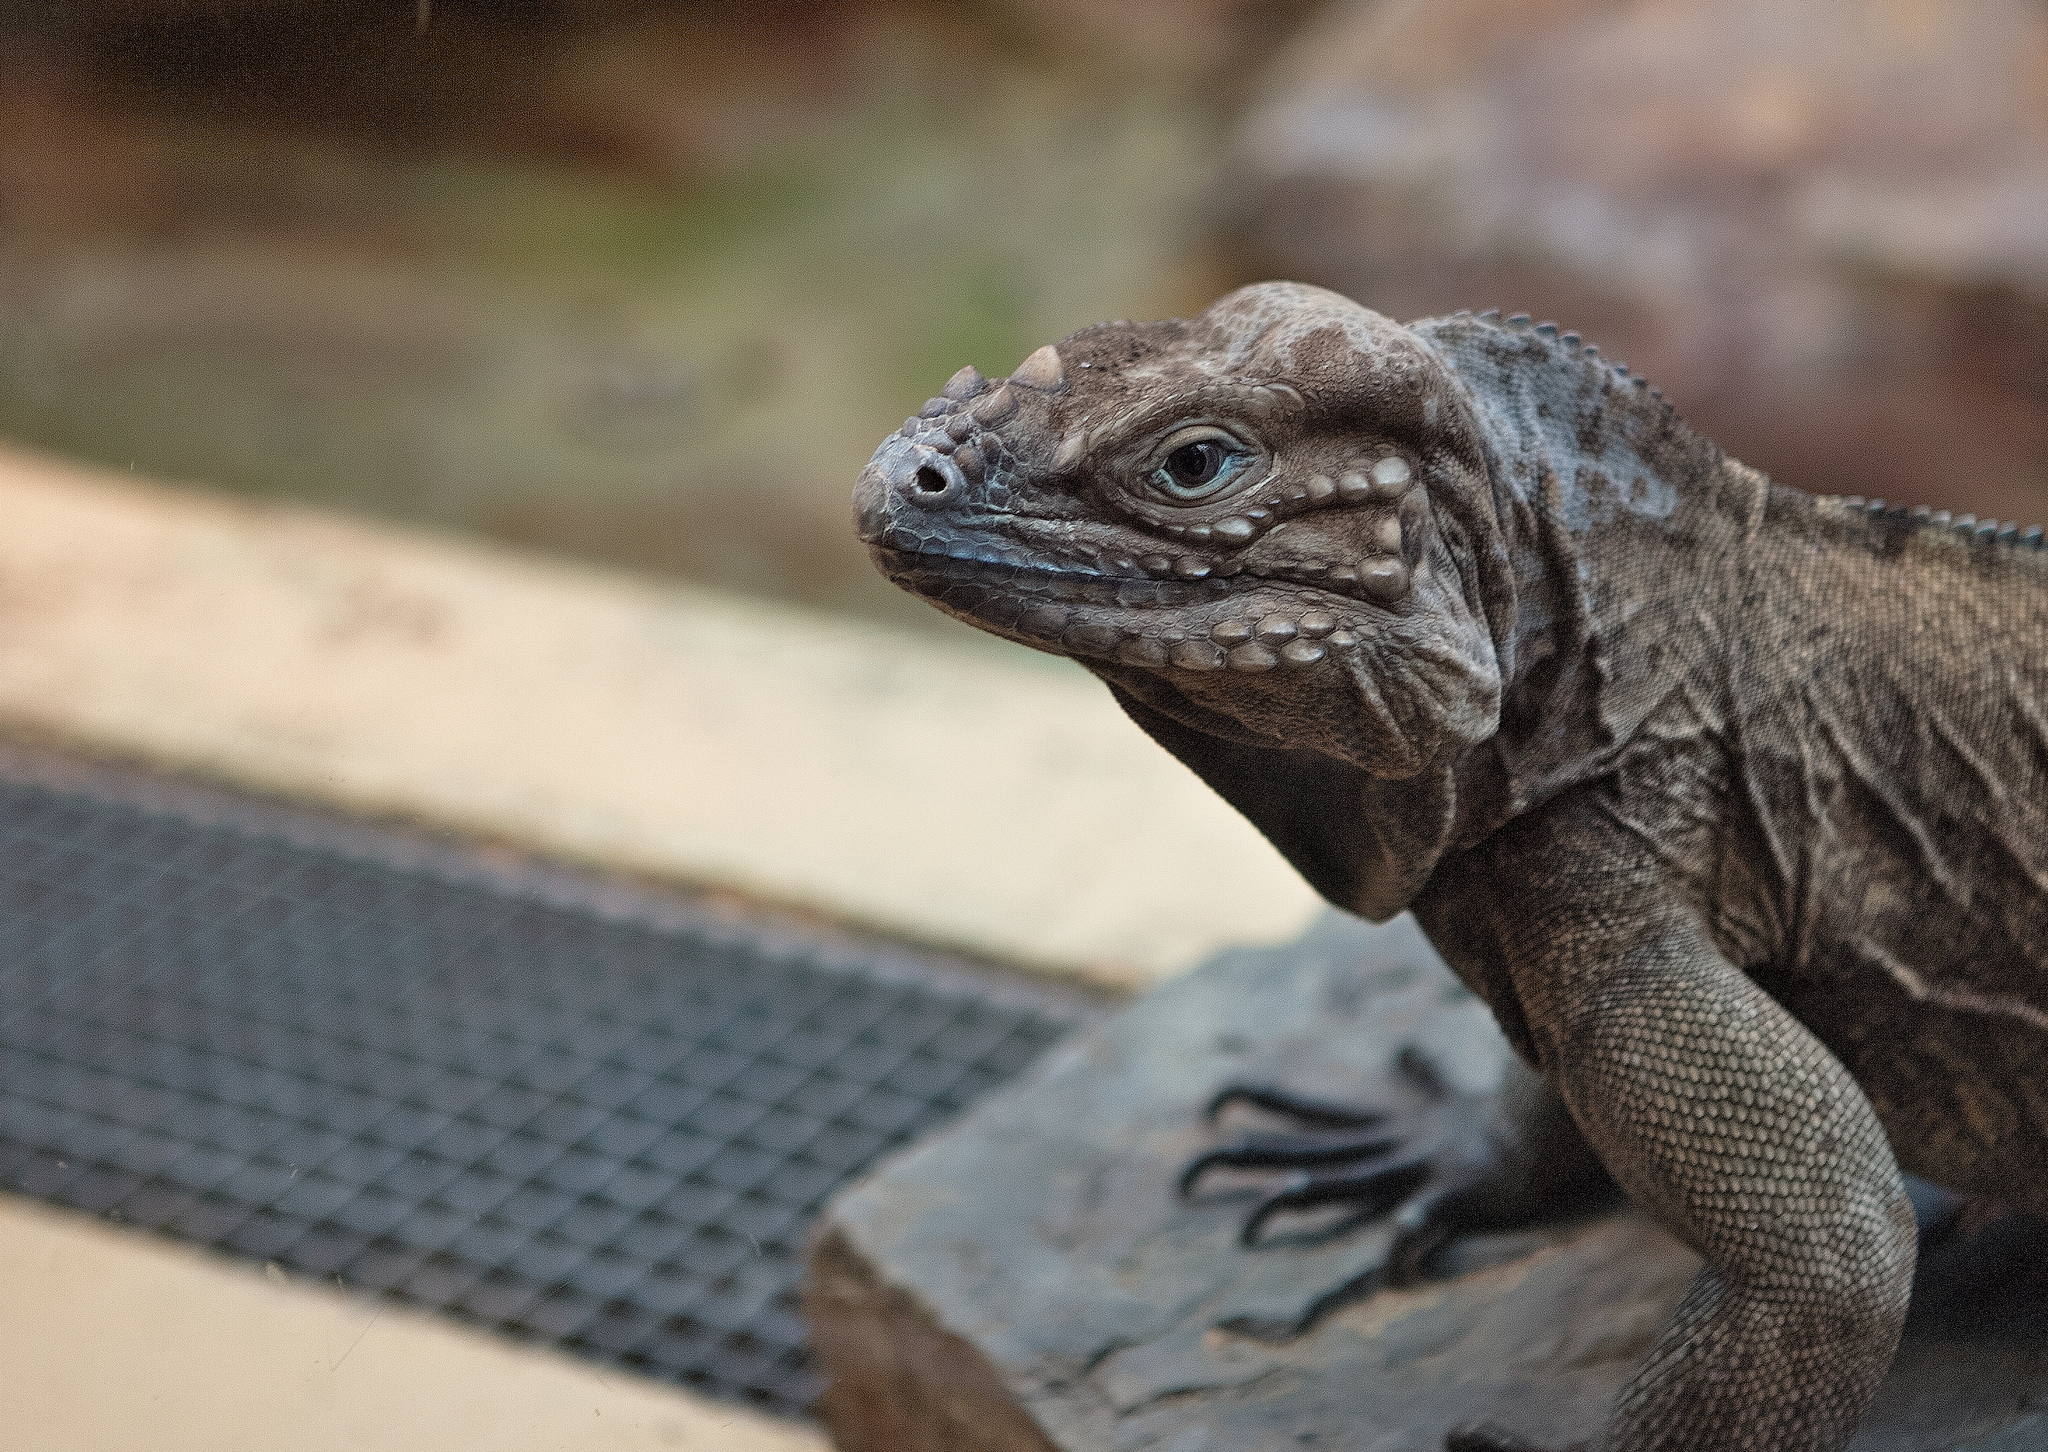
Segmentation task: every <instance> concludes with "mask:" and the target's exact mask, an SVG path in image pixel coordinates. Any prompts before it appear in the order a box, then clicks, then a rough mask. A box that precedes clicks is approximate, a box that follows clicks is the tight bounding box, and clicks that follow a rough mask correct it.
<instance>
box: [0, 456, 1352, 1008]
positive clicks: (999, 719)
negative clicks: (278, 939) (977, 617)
mask: <svg viewBox="0 0 2048 1452" xmlns="http://www.w3.org/2000/svg"><path fill="white" fill-rule="evenodd" d="M0 521H4V527H0V732H12V733H15V734H21V735H30V736H33V735H45V736H49V737H54V738H56V739H59V740H61V741H62V742H64V743H67V744H70V745H73V746H76V747H80V748H84V749H87V750H91V751H97V752H107V753H114V754H117V755H120V756H124V757H129V758H139V759H142V760H144V761H148V762H156V763H163V764H168V765H172V766H175V767H178V768H180V769H183V770H187V771H196V772H199V773H202V774H205V775H208V776H213V777H216V778H221V779H225V780H228V781H231V782H237V783H242V784H246V785H250V786H254V787H258V788H261V789H263V790H266V791H271V792H278V793H283V794H287V795H289V796H293V797H297V798H301V799H307V800H313V801H319V802H326V803H331V804H334V805H337V806H341V807H344V808H347V809H350V810H352V811H357V812H366V813H373V814H378V815H395V816H399V817H404V818H410V819H414V820H420V821H424V822H427V823H430V824H435V825H439V826H443V827H449V828H453V829H456V830H460V831H466V832H471V833H475V834H479V835H482V836H485V837H489V838H494V839H499V840H504V841H510V842H514V843H518V844H523V845H527V846H530V847H533V848H537V849H540V850H543V851H545V852H549V853H555V854H560V855H564V856H567V857H571V858H577V859H582V860H586V861H592V862H597V863H602V864H605V865H609V866H612V867H617V868H624V869H630V870H633V871H637V872H645V873H651V874H655V875H658V876H662V877H667V878H672V879H681V880H686V881H690V882H696V883H704V884H712V885H718V886H722V887H728V888H734V889H738V890H741V891H743V892H747V893H751V894H755V895H758V896H760V897H764V898H768V899H772V900H777V901H782V902H787V903H794V904H798V905H802V906H805V907H808V908H812V909H820V910H823V911H825V912H828V913H830V914H833V915H836V916H839V917H841V918H844V919H846V920H849V921H852V922H856V923H862V924H868V925H872V926H876V927H880V928H883V929H886V930H891V931H894V932H898V933H901V934H906V935H908V936H910V937H913V938H917V939H920V940H923V941H926V942H931V943H936V944H943V945H953V946H959V947H962V948H966V949H970V950H973V951H975V952H978V953H981V954H985V955H989V956H993V957H997V958H1002V959H1008V960H1011V961H1015V962H1020V963H1024V964H1029V965H1033V966H1037V967H1041V968H1048V969H1054V970H1059V971H1065V972H1073V973H1079V974H1083V975H1086V976H1089V977H1092V978H1095V979H1098V980H1102V981H1107V982H1110V983H1115V984H1121V985H1125V986H1140V985H1142V984H1144V983H1147V982H1151V981H1154V980H1156V979H1158V978H1160V977H1163V976H1165V975H1167V974H1169V973H1171V972H1173V971H1174V970H1177V969H1179V968H1182V967H1185V966H1187V965H1189V964H1191V963H1193V962H1195V961H1197V960H1198V959H1200V958H1202V957H1203V956H1205V955H1206V954H1208V953H1209V952H1210V951H1211V950H1213V949H1214V948H1216V947H1219V946H1221V945H1223V944H1225V943H1230V942H1261V941H1263V942H1273V941H1279V940H1283V939H1285V938H1288V937H1290V936H1292V935H1293V934H1294V933H1296V932H1297V931H1299V930H1300V929H1301V928H1302V927H1303V926H1304V925H1305V924H1306V923H1307V922H1308V920H1309V919H1310V917H1311V915H1312V913H1313V910H1314V909H1313V902H1312V899H1311V897H1310V894H1309V892H1308V890H1307V888H1306V887H1304V886H1303V885H1302V884H1301V883H1300V881H1299V880H1298V879H1297V878H1296V877H1295V875H1294V874H1293V872H1292V871H1291V870H1290V869H1289V868H1287V867H1286V865H1285V864H1284V863H1282V862H1281V861H1280V859H1279V857H1278V855H1277V854H1276V853H1274V852H1273V850H1272V849H1271V848H1270V847H1269V846H1268V845H1267V844H1266V843H1265V842H1264V841H1263V839H1261V838H1260V837H1258V836H1257V834H1256V833H1254V832H1253V831H1252V830H1251V828H1250V827H1249V826H1247V825H1246V824H1245V823H1244V822H1243V821H1242V820H1241V819H1239V818H1238V817H1237V815H1236V814H1235V813H1234V812H1232V811H1231V810H1230V809H1229V808H1227V807H1226V806H1224V805H1223V803H1222V802H1221V801H1220V800H1218V799H1217V798H1215V797H1214V796H1213V795H1211V794H1210V792H1209V791H1208V789H1207V788H1205V787H1203V786H1202V785H1201V784H1200V783H1199V782H1197V781H1196V780H1195V778H1194V777H1193V776H1192V775H1190V774H1189V773H1188V772H1187V771H1186V770H1185V769H1184V768H1182V767H1181V766H1180V765H1179V764H1178V763H1177V762H1175V761H1174V760H1173V759H1172V758H1170V757H1169V756H1168V755H1167V754H1166V753H1165V752H1163V751H1161V750H1159V749H1158V748H1157V747H1156V746H1154V745H1153V744H1152V743H1151V742H1149V741H1147V740H1146V739H1145V738H1144V737H1143V736H1142V735H1141V734H1140V733H1139V732H1138V731H1137V729H1136V728H1135V727H1133V726H1132V725H1131V724H1130V723H1129V722H1127V721H1126V720H1124V718H1123V717H1122V715H1121V714H1120V713H1119V712H1118V711H1117V710H1116V708H1115V706H1114V704H1113V703H1112V702H1111V701H1110V699H1109V697H1108V694H1107V693H1106V692H1105V691H1103V690H1102V688H1101V687H1100V686H1099V685H1097V684H1096V683H1095V682H1093V681H1092V680H1089V679H1087V678H1086V677H1085V676H1083V675H1082V674H1081V673H1080V672H1079V671H1078V670H1074V669H1072V668H1069V667H1062V666H1059V665H1056V664H1051V663H1048V664H1046V665H1042V666H1041V665H1036V664H1033V663H1031V662H1029V661H1023V660H1020V661H1019V662H1018V663H1016V664H1012V663H1010V662H1007V661H1005V660H1003V659H1001V658H1000V657H998V656H996V655H993V654H987V655H984V654H982V653H979V652H974V651H967V650H959V651H955V650H949V649H947V648H946V647H944V646H942V645H938V644H929V643H926V642H923V641H919V640H913V639H909V638H905V637H901V636H898V635H895V634H892V633H888V632H885V631H882V630H879V629H873V628H866V627H862V626H860V625H857V624H852V623H848V622H844V621H836V620H831V619H826V618H822V617H818V616H813V615H807V614H803V613H800V612H797V611H794V610H785V609H780V608H777V607H774V606H771V605H765V604H759V603H754V602H749V601H742V600H736V599H731V598H722V597H716V596H712V595H708V594H704V593H701V592H695V591H689V590H684V589H681V588H677V587H672V586H665V585H659V584H654V583H649V582H644V581H639V580H635V579H632V578H630V577H624V576H619V575H614V574H608V573H605V572H601V571H597V570H590V569H581V568H578V567H575V566H572V565H566V564H559V563H549V562H542V561H537V560H534V559H530V558H523V557H519V556H514V555H510V554H507V553H503V552H498V551H494V550H491V549H488V548H485V547H482V546H475V545H469V544H463V543H458V542H454V541H451V540H447V539H442V538H434V537H427V536H422V535H417V534H410V533H406V532H402V531H398V530H395V529H388V528H381V527H377V526H372V525H367V524H363V523H358V522H354V521H350V520H346V519H342V518H339V517H335V516H330V515H325V514H319V513H315V512H311V511H306V510H300V509H294V508H286V507H263V506H259V505H250V504H244V503H237V502H230V501H226V500H222V499H216V498H210V497H206V496H203V495H198V494H194V493H186V492H179V491H171V490H163V489H156V488H151V487H148V486H145V485H140V484H136V483H133V482H131V481H128V480H126V479H122V478H119V477H110V476H106V475H103V474H95V473H92V472H90V471H87V470H84V469H80V468H77V467H73V466H70V465H64V464H59V463H56V462H53V461H50V460H47V459H42V458H34V457H29V456H25V455H21V454H14V453H4V452H0Z"/></svg>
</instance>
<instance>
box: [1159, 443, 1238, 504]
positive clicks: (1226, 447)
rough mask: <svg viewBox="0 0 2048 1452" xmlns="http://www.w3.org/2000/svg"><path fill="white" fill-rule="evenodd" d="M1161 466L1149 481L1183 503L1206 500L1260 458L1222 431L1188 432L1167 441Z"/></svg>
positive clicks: (1160, 456) (1163, 446)
mask: <svg viewBox="0 0 2048 1452" xmlns="http://www.w3.org/2000/svg"><path fill="white" fill-rule="evenodd" d="M1161 447H1162V448H1163V449H1164V451H1165V452H1164V453H1163V454H1162V455H1158V456H1156V457H1158V458H1159V463H1158V465H1157V466H1156V467H1155V468H1154V469H1153V470H1152V472H1151V473H1150V474H1148V475H1147V476H1146V479H1147V480H1148V481H1149V482H1150V483H1151V484H1152V485H1154V486H1155V487H1156V488H1157V489H1158V490H1159V491H1160V492H1161V493H1163V494H1165V495H1166V496H1167V497H1169V498H1171V499H1175V500H1179V501H1181V502H1184V503H1185V502H1190V501H1193V500H1197V499H1207V498H1208V497H1209V496H1210V495H1212V494H1215V493H1217V492H1218V491H1219V490H1221V489H1222V488H1223V487H1224V486H1225V485H1226V484H1229V483H1230V482H1231V481H1232V480H1233V479H1235V478H1237V477H1238V475H1240V474H1242V473H1243V472H1244V471H1245V469H1246V468H1247V467H1248V466H1249V465H1250V464H1251V463H1252V462H1253V461H1254V460H1255V459H1256V458H1257V457H1258V456H1257V455H1256V454H1254V453H1252V452H1251V451H1250V450H1248V449H1246V448H1245V446H1244V445H1243V444H1241V443H1239V442H1238V441H1237V440H1236V439H1234V438H1232V437H1231V436H1230V435H1229V434H1227V433H1224V432H1223V430H1221V429H1215V428H1202V429H1185V430H1182V431H1181V432H1180V433H1177V434H1175V435H1173V436H1172V437H1171V438H1169V439H1167V440H1166V441H1165V443H1164V444H1163V445H1162V446H1161Z"/></svg>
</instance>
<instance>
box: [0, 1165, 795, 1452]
mask: <svg viewBox="0 0 2048 1452" xmlns="http://www.w3.org/2000/svg"><path fill="white" fill-rule="evenodd" d="M0 1286H5V1287H6V1292H5V1294H4V1295H0V1367H4V1368H5V1376H6V1386H7V1414H6V1418H7V1419H6V1430H5V1433H4V1434H0V1443H4V1444H5V1445H6V1446H7V1447H10V1448H21V1449H29V1448H38V1449H47V1452H58V1449H62V1452H280V1449H285V1448H289V1449H291V1452H557V1449H561V1448H572V1447H573V1448H576V1449H578V1452H643V1449H644V1452H657V1449H659V1452H824V1449H825V1447H826V1442H825V1439H824V1438H823V1436H821V1435H820V1434H818V1433H817V1432H814V1431H812V1430H811V1429H809V1428H807V1427H800V1426H793V1425H791V1424H789V1423H787V1422H781V1421H776V1420H774V1419H771V1418H768V1417H761V1416H755V1415H753V1414H751V1413H749V1412H746V1411H744V1410H742V1409H740V1408H736V1407H729V1406H723V1405H719V1404H715V1403H710V1402H705V1401H703V1400H701V1399H699V1398H696V1397H692V1396H689V1395H687V1394H685V1393H683V1392H680V1391H676V1390H674V1389H672V1388H669V1387H664V1386H660V1385H657V1384H656V1383H654V1382H649V1381H642V1380H640V1379H638V1378H634V1377H624V1376H617V1375H610V1374H607V1373H605V1372H602V1371H600V1370H598V1369H597V1368H595V1367H592V1366H589V1365H586V1364H584V1363H582V1362H579V1361H575V1360H572V1359H570V1358H568V1357H564V1356H560V1355H557V1354H554V1353H551V1352H546V1351H539V1350H534V1349H532V1348H528V1347H520V1346H513V1345H510V1344H508V1343H506V1342H503V1341H500V1340H497V1339H495V1338H493V1337H490V1336H487V1335H485V1334H483V1333H481V1332H476V1331H469V1330H465V1329H463V1328H462V1327H459V1326H456V1325H454V1324H452V1323H450V1322H446V1321H441V1320H436V1319H433V1318H430V1317H427V1316H424V1315H420V1314H418V1313H415V1312H410V1311H405V1310H401V1309H399V1308H396V1307H392V1306H388V1305H380V1304H378V1303H376V1302H371V1301H365V1300H363V1299H361V1298H358V1297H354V1296H349V1295H347V1294H344V1293H343V1292H341V1291H338V1290H332V1291H330V1290H325V1289H322V1288H321V1287H318V1286H312V1285H307V1284H304V1283H301V1282H291V1281H285V1280H284V1279H283V1278H282V1277H281V1276H278V1275H276V1273H274V1272H272V1273H269V1274H266V1273H265V1272H264V1270H263V1269H262V1268H260V1267H257V1266H243V1265H238V1264H234V1263H231V1262H228V1261H224V1260H220V1259H218V1258H216V1257H213V1256H209V1255H206V1254H205V1253H203V1252H200V1251H195V1250H187V1249H184V1248H182V1247H179V1246H174V1245H172V1244H170V1243H168V1242H166V1241H160V1240H153V1239H149V1238H146V1237H143V1236H140V1235H136V1234H134V1233H133V1232H130V1231H122V1230H116V1229H113V1228H111V1227H109V1226H106V1225H103V1224H100V1223H97V1222H95V1221H92V1220H89V1219H86V1218H85V1217H83V1216H76V1215H71V1214H69V1213H67V1212H63V1211H55V1210H46V1209H44V1208H42V1207H40V1206H35V1205H30V1204H26V1203H24V1202H22V1201H18V1200H13V1199H9V1198H6V1197H0Z"/></svg>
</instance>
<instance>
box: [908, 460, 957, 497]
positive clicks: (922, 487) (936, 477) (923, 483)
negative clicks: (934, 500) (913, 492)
mask: <svg viewBox="0 0 2048 1452" xmlns="http://www.w3.org/2000/svg"><path fill="white" fill-rule="evenodd" d="M948 482H949V481H948V480H947V478H946V476H945V475H944V474H941V473H940V472H939V471H938V470H937V469H934V468H933V467H932V466H931V465H929V464H926V465H925V466H924V467H922V468H921V469H919V470H918V471H917V479H916V484H917V492H918V493H920V494H944V493H945V492H946V485H947V483H948Z"/></svg>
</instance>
